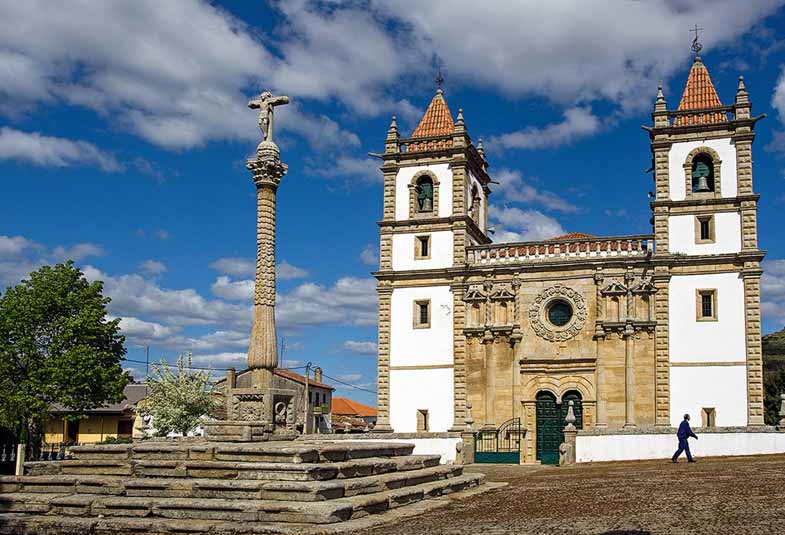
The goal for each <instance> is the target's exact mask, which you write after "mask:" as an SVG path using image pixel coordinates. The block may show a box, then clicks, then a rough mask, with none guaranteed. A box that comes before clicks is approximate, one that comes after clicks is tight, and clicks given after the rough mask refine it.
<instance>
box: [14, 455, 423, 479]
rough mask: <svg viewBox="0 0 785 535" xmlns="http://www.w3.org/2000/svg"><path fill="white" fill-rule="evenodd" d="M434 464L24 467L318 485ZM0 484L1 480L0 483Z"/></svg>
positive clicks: (415, 459) (391, 460)
mask: <svg viewBox="0 0 785 535" xmlns="http://www.w3.org/2000/svg"><path fill="white" fill-rule="evenodd" d="M436 464H438V456H435V455H426V456H421V455H397V456H394V457H360V458H357V459H351V460H345V461H338V462H312V463H311V462H308V463H284V462H251V461H203V460H158V459H155V460H136V459H126V460H112V459H70V460H64V461H45V462H31V463H25V470H26V473H27V474H29V475H32V476H38V477H44V476H56V475H74V476H80V475H81V476H92V475H100V476H117V477H134V478H162V477H171V478H212V479H262V480H281V481H322V480H329V479H335V478H352V477H364V476H371V475H375V474H382V473H386V472H393V471H403V470H415V469H420V468H424V467H427V466H434V465H436ZM0 481H2V479H0Z"/></svg>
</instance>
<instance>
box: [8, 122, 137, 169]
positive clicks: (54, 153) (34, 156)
mask: <svg viewBox="0 0 785 535" xmlns="http://www.w3.org/2000/svg"><path fill="white" fill-rule="evenodd" d="M0 160H16V161H19V162H23V163H30V164H33V165H37V166H39V167H72V166H78V165H84V166H96V167H99V168H100V169H102V170H104V171H107V172H115V171H121V170H122V169H123V166H122V165H120V162H118V161H117V159H115V157H114V156H112V155H111V154H109V153H107V152H104V151H102V150H100V149H99V148H98V147H96V146H95V145H93V144H92V143H88V142H86V141H73V140H70V139H65V138H62V137H51V136H44V135H41V134H39V133H38V132H22V131H21V130H15V129H13V128H8V127H6V126H4V127H0Z"/></svg>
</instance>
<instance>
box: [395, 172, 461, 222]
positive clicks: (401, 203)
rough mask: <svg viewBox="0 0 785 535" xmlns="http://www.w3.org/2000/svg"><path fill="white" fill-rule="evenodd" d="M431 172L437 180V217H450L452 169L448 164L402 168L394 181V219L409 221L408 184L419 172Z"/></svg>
mask: <svg viewBox="0 0 785 535" xmlns="http://www.w3.org/2000/svg"><path fill="white" fill-rule="evenodd" d="M425 170H427V171H431V172H432V173H434V174H435V175H436V177H437V178H438V179H439V185H438V186H436V187H438V188H439V217H448V216H450V215H452V169H450V166H449V164H446V163H440V164H435V165H417V166H413V167H403V168H401V169H400V170H399V171H398V176H397V177H396V179H395V219H397V220H399V221H400V220H403V219H409V184H411V183H412V178H414V175H416V174H417V173H419V172H420V171H425Z"/></svg>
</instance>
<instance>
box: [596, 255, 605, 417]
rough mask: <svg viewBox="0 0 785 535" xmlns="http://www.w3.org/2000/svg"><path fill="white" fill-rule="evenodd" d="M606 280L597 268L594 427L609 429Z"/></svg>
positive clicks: (600, 269)
mask: <svg viewBox="0 0 785 535" xmlns="http://www.w3.org/2000/svg"><path fill="white" fill-rule="evenodd" d="M604 280H605V275H604V274H603V272H602V268H601V267H600V268H597V271H596V272H595V273H594V285H595V287H596V292H595V300H596V302H595V304H594V305H595V309H594V315H595V319H594V344H595V348H596V355H595V357H596V360H595V364H594V399H596V400H597V414H596V417H595V422H594V427H601V428H604V427H607V425H608V422H607V419H608V417H607V414H606V407H605V396H606V392H605V386H606V385H605V362H604V358H603V356H602V349H603V345H604V342H605V328H604V327H603V324H602V322H603V320H604V318H605V296H603V295H602V283H603V281H604Z"/></svg>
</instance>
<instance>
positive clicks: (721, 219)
mask: <svg viewBox="0 0 785 535" xmlns="http://www.w3.org/2000/svg"><path fill="white" fill-rule="evenodd" d="M696 224H697V223H696V220H695V216H694V215H677V216H671V217H669V218H668V236H669V243H668V247H669V249H670V251H671V252H672V253H684V254H696V255H702V254H724V253H738V252H740V251H741V215H740V214H739V213H738V212H719V213H716V214H714V237H715V240H714V243H701V244H697V243H695V236H696V233H695V226H696Z"/></svg>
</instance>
